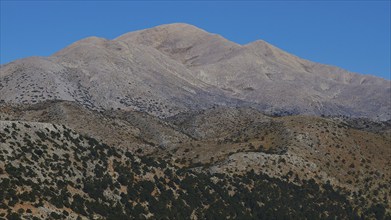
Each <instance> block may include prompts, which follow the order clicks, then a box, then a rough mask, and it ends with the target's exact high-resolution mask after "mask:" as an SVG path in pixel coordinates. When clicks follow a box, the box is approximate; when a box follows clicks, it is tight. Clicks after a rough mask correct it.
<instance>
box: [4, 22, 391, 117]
mask: <svg viewBox="0 0 391 220" xmlns="http://www.w3.org/2000/svg"><path fill="white" fill-rule="evenodd" d="M0 79H1V80H0V81H1V84H0V93H1V95H0V99H1V100H3V102H6V103H38V102H41V101H45V100H68V101H76V102H78V103H81V104H83V105H84V106H87V107H89V108H93V109H98V110H105V109H111V108H115V109H117V108H120V109H123V110H129V111H130V110H141V111H144V112H147V113H150V114H153V115H156V116H159V117H169V116H172V115H175V114H178V113H181V112H184V111H188V110H195V109H203V108H208V107H211V106H214V105H224V106H251V107H254V108H257V109H259V110H261V111H264V112H267V113H270V114H311V115H321V114H325V115H346V116H353V117H368V118H372V119H378V120H388V119H390V118H391V115H390V112H391V101H390V99H389V97H390V95H391V94H390V93H391V89H390V81H388V80H384V79H381V78H377V77H374V76H370V75H360V74H356V73H351V72H348V71H345V70H343V69H340V68H337V67H332V66H328V65H323V64H318V63H314V62H311V61H308V60H304V59H301V58H299V57H297V56H294V55H291V54H289V53H287V52H285V51H283V50H280V49H278V48H276V47H275V46H273V45H270V44H269V43H267V42H265V41H262V40H259V41H255V42H253V43H250V44H247V45H239V44H236V43H234V42H231V41H229V40H227V39H224V38H223V37H221V36H219V35H216V34H211V33H208V32H206V31H204V30H201V29H199V28H197V27H195V26H192V25H188V24H182V23H177V24H168V25H161V26H157V27H154V28H150V29H146V30H140V31H135V32H130V33H127V34H124V35H122V36H120V37H118V38H116V39H114V40H107V39H103V38H97V37H89V38H86V39H83V40H80V41H78V42H75V43H73V44H72V45H70V46H68V47H66V48H65V49H63V50H61V51H58V52H57V53H55V54H53V55H52V56H49V57H31V58H26V59H21V60H17V61H14V62H11V63H8V64H5V65H3V66H1V73H0Z"/></svg>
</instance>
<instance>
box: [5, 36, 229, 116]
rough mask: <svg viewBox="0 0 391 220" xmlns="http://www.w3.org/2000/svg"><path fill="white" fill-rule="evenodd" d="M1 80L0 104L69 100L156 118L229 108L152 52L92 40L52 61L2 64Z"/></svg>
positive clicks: (182, 68)
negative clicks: (216, 106)
mask: <svg viewBox="0 0 391 220" xmlns="http://www.w3.org/2000/svg"><path fill="white" fill-rule="evenodd" d="M0 77H1V83H0V92H1V96H0V97H1V100H3V101H5V102H9V103H38V102H40V101H44V100H69V101H77V102H79V103H81V104H83V105H84V106H87V107H90V108H92V109H97V110H103V109H113V108H114V109H117V108H121V109H123V110H141V111H144V112H148V113H150V114H153V115H157V116H161V117H164V116H169V115H174V114H176V113H178V112H182V111H185V110H187V109H192V108H202V107H206V106H210V105H214V104H219V103H224V104H229V103H230V101H229V99H227V98H225V97H222V96H221V94H220V92H219V90H218V89H214V88H212V87H211V86H208V85H207V84H205V83H203V82H201V81H199V80H197V79H195V78H194V77H192V73H191V71H189V70H188V69H187V68H186V67H185V66H183V65H182V64H180V63H178V62H177V61H175V60H172V59H171V58H169V57H167V56H166V55H164V54H162V53H160V52H159V51H157V50H155V49H154V48H149V47H145V46H143V45H136V44H125V43H123V42H119V41H109V40H104V39H101V38H94V37H92V38H87V39H84V40H81V41H78V42H76V43H74V44H72V45H70V46H69V47H67V48H65V49H64V50H61V51H59V52H58V53H56V54H54V55H53V56H51V57H47V58H43V57H32V58H27V59H22V60H18V61H15V62H12V63H9V64H6V65H4V66H2V67H1V73H0ZM195 85H196V86H195Z"/></svg>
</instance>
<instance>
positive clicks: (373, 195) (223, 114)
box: [160, 109, 391, 209]
mask: <svg viewBox="0 0 391 220" xmlns="http://www.w3.org/2000/svg"><path fill="white" fill-rule="evenodd" d="M251 119H253V120H251ZM169 120H171V121H172V123H173V124H175V125H176V126H178V128H179V129H180V130H182V131H184V132H185V133H187V134H188V135H190V136H193V137H195V138H196V140H193V141H191V142H188V143H184V144H183V145H182V147H181V148H173V149H170V150H169V151H165V152H161V154H160V156H162V157H166V158H171V160H173V161H174V162H176V163H177V164H178V165H182V166H191V167H201V166H203V165H204V166H205V165H206V166H207V167H209V168H208V169H209V171H210V172H212V173H214V172H218V173H231V174H235V173H241V172H247V171H250V170H252V169H254V170H255V172H260V173H267V174H268V175H270V176H273V177H278V178H283V179H285V178H286V179H289V180H290V181H293V182H295V183H297V184H300V182H301V181H302V180H308V179H312V178H314V179H315V180H316V181H318V182H321V183H326V182H330V183H331V184H332V185H333V186H336V187H338V188H341V189H342V190H344V191H347V192H349V193H350V194H351V198H352V201H356V202H358V201H359V199H358V198H360V197H362V198H364V200H365V201H371V202H373V203H376V202H379V201H382V202H385V203H387V204H388V208H389V209H390V208H391V203H390V202H389V199H388V198H390V196H391V191H390V188H391V185H390V180H391V162H390V158H391V147H390V145H391V136H390V135H389V131H390V130H391V126H390V125H389V123H387V122H385V123H374V122H370V121H368V120H365V119H364V120H361V121H360V120H359V119H356V120H355V122H354V123H353V122H352V120H351V119H341V118H334V119H333V118H319V117H311V116H289V117H288V116H287V117H266V116H263V115H261V114H260V113H258V114H257V113H256V111H254V110H251V109H211V110H206V111H202V112H199V113H198V114H196V113H192V114H187V115H184V114H183V115H181V116H177V117H173V118H170V119H169ZM358 121H360V122H358ZM357 124H361V126H363V127H364V128H365V129H366V130H367V131H366V130H364V128H361V129H356V128H354V127H358V126H357ZM371 127H373V129H371ZM370 130H373V131H370ZM213 136H215V138H213ZM260 146H262V147H260ZM358 203H359V202H358Z"/></svg>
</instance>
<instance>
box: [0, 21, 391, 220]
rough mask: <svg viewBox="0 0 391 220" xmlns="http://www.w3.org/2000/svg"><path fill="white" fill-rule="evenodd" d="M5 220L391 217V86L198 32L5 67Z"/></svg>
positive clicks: (153, 35)
mask: <svg viewBox="0 0 391 220" xmlns="http://www.w3.org/2000/svg"><path fill="white" fill-rule="evenodd" d="M0 70H1V71H0V189H1V190H0V201H1V202H0V219H336V218H337V219H390V218H391V199H390V198H391V190H390V189H391V115H390V112H391V99H390V97H391V88H390V81H389V80H384V79H381V78H377V77H374V76H370V75H361V74H356V73H351V72H348V71H346V70H342V69H340V68H337V67H332V66H327V65H323V64H318V63H314V62H311V61H308V60H304V59H301V58H299V57H296V56H294V55H291V54H289V53H287V52H285V51H282V50H280V49H278V48H276V47H274V46H272V45H270V44H268V43H266V42H264V41H256V42H253V43H250V44H247V45H239V44H236V43H234V42H230V41H228V40H226V39H224V38H223V37H221V36H219V35H216V34H211V33H208V32H206V31H204V30H201V29H199V28H197V27H194V26H192V25H188V24H169V25H162V26H158V27H154V28H150V29H146V30H141V31H136V32H130V33H127V34H124V35H122V36H120V37H118V38H116V39H114V40H107V39H103V38H97V37H90V38H87V39H83V40H80V41H78V42H75V43H74V44H72V45H70V46H68V47H66V48H64V49H63V50H60V51H58V52H57V53H55V54H53V55H52V56H49V57H30V58H26V59H21V60H16V61H14V62H11V63H8V64H5V65H2V66H1V69H0Z"/></svg>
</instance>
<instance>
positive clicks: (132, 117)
mask: <svg viewBox="0 0 391 220" xmlns="http://www.w3.org/2000/svg"><path fill="white" fill-rule="evenodd" d="M0 119H3V120H4V119H7V120H21V121H35V122H46V123H52V124H63V125H66V126H68V127H69V128H72V129H74V130H75V131H77V132H79V133H81V134H87V135H90V136H92V137H94V138H97V139H98V140H100V141H103V142H104V143H107V144H109V145H110V146H116V147H119V148H124V149H129V150H132V151H133V152H135V151H136V150H137V149H142V150H143V151H144V152H143V153H151V152H153V151H154V150H156V148H157V146H160V147H165V146H167V145H176V144H177V143H178V142H182V141H185V140H187V139H189V137H187V136H186V135H184V134H182V133H180V132H177V131H175V130H174V129H173V128H171V126H170V125H169V124H167V123H165V122H163V121H161V120H159V119H158V118H155V117H153V116H150V115H148V114H146V113H142V112H135V111H126V112H125V111H120V110H113V111H102V112H98V111H92V110H89V109H86V108H84V107H83V106H81V105H79V104H76V103H74V102H66V101H47V102H42V103H39V104H35V105H19V106H3V107H1V108H0Z"/></svg>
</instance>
